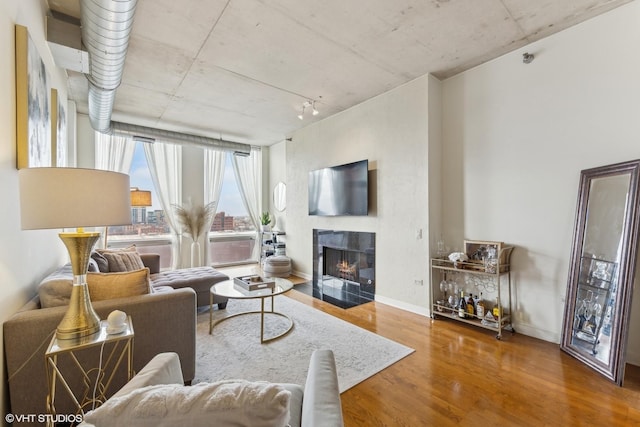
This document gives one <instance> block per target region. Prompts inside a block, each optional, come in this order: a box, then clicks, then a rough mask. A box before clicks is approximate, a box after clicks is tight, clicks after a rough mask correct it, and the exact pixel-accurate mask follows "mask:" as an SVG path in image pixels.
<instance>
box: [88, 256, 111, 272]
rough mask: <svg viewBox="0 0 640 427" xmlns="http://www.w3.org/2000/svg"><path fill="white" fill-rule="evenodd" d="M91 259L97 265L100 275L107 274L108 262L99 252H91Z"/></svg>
mask: <svg viewBox="0 0 640 427" xmlns="http://www.w3.org/2000/svg"><path fill="white" fill-rule="evenodd" d="M91 259H92V260H94V261H95V262H96V263H97V264H98V270H99V271H100V272H102V273H108V272H109V261H107V259H106V258H105V257H103V256H102V255H101V254H100V253H99V252H95V251H94V252H91Z"/></svg>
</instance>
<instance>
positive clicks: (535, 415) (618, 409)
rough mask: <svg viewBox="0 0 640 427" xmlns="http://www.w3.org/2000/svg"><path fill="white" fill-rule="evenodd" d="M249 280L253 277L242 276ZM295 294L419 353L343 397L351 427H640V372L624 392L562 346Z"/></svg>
mask: <svg viewBox="0 0 640 427" xmlns="http://www.w3.org/2000/svg"><path fill="white" fill-rule="evenodd" d="M242 274H245V273H242ZM286 295H287V296H288V297H290V298H292V299H295V300H297V301H300V302H302V303H304V304H307V305H309V306H312V307H315V308H317V309H319V310H322V311H324V312H326V313H329V314H331V315H333V316H336V317H338V318H341V319H343V320H345V321H348V322H350V323H352V324H355V325H357V326H360V327H362V328H364V329H367V330H369V331H372V332H375V333H377V334H379V335H381V336H384V337H387V338H389V339H392V340H394V341H397V342H399V343H402V344H404V345H407V346H409V347H411V348H414V349H415V350H416V351H415V352H414V353H413V354H411V355H409V356H407V357H405V358H404V359H402V360H400V361H399V362H397V363H395V364H393V365H392V366H390V367H388V368H387V369H385V370H383V371H382V372H380V373H378V374H376V375H374V376H373V377H371V378H369V379H367V380H365V381H364V382H362V383H360V384H358V385H356V386H355V387H353V388H351V389H349V390H347V391H346V392H344V393H343V394H342V395H341V398H342V408H343V414H344V418H345V425H346V426H426V425H434V426H487V425H489V426H536V427H537V426H630V425H639V426H640V368H638V367H634V366H629V367H628V368H627V376H626V381H625V386H624V387H622V388H620V387H617V386H616V385H615V384H613V383H611V382H610V381H608V380H606V379H605V378H604V377H601V376H600V375H599V374H597V373H595V372H594V371H592V370H590V369H589V368H587V367H586V366H584V365H582V364H581V363H580V362H578V361H577V360H576V359H574V358H572V357H571V356H569V355H567V354H565V353H564V352H562V351H560V348H559V346H558V345H557V344H553V343H549V342H545V341H541V340H538V339H535V338H531V337H527V336H524V335H520V334H517V333H516V334H513V335H512V334H511V333H505V334H504V335H503V339H502V341H498V340H496V339H495V334H494V333H492V332H491V331H487V330H484V329H479V328H474V327H471V326H467V325H464V324H461V323H458V322H455V321H451V320H435V321H434V320H431V319H429V318H425V317H423V316H419V315H416V314H413V313H409V312H406V311H403V310H400V309H396V308H393V307H390V306H387V305H385V304H381V303H378V302H372V303H368V304H364V305H360V306H358V307H354V308H350V309H348V310H344V309H341V308H338V307H335V306H333V305H330V304H328V303H325V302H323V301H320V300H317V299H314V298H312V297H310V296H308V295H305V294H302V293H300V292H296V291H290V292H288V293H287V294H286Z"/></svg>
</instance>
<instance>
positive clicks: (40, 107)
mask: <svg viewBox="0 0 640 427" xmlns="http://www.w3.org/2000/svg"><path fill="white" fill-rule="evenodd" d="M15 36H16V168H18V169H22V168H26V167H43V166H51V101H50V98H51V93H50V88H49V75H48V73H47V69H46V67H45V65H44V61H43V60H42V58H41V57H40V54H39V52H38V49H37V48H36V46H35V44H34V43H33V40H31V36H30V35H29V32H28V31H27V28H26V27H23V26H22V25H16V27H15Z"/></svg>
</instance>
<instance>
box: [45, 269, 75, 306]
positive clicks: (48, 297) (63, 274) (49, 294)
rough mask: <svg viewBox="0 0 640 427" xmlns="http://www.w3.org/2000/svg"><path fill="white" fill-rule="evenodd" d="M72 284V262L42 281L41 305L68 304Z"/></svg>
mask: <svg viewBox="0 0 640 427" xmlns="http://www.w3.org/2000/svg"><path fill="white" fill-rule="evenodd" d="M72 286H73V272H72V271H71V264H65V265H63V266H62V267H60V268H59V269H57V270H56V271H54V272H53V273H51V274H50V275H48V276H47V277H45V278H44V279H43V280H42V282H40V286H39V287H38V296H39V297H40V306H41V307H42V308H49V307H58V306H60V305H68V304H69V298H71V287H72Z"/></svg>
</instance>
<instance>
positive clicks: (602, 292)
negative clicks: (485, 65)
mask: <svg viewBox="0 0 640 427" xmlns="http://www.w3.org/2000/svg"><path fill="white" fill-rule="evenodd" d="M639 220H640V160H633V161H629V162H623V163H617V164H613V165H608V166H602V167H596V168H591V169H585V170H582V171H581V173H580V185H579V188H578V203H577V210H576V220H575V228H574V234H573V245H572V250H571V260H570V267H569V276H568V280H567V295H566V305H565V311H564V321H563V328H562V337H561V341H560V348H561V349H562V350H563V351H565V352H567V353H568V354H570V355H571V356H573V357H575V358H576V359H578V360H580V361H581V362H583V363H584V364H585V365H587V366H589V367H591V368H592V369H594V370H595V371H597V372H599V373H601V374H602V375H604V376H605V377H606V378H608V379H610V380H611V381H613V382H615V383H616V384H618V385H620V386H621V385H622V383H623V381H624V371H625V365H626V353H627V351H626V345H627V338H628V333H629V323H630V314H631V306H632V304H631V303H632V301H631V294H632V292H633V286H634V276H635V269H636V260H637V253H638V252H637V251H638V232H639V230H638V221H639ZM605 337H606V338H605Z"/></svg>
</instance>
